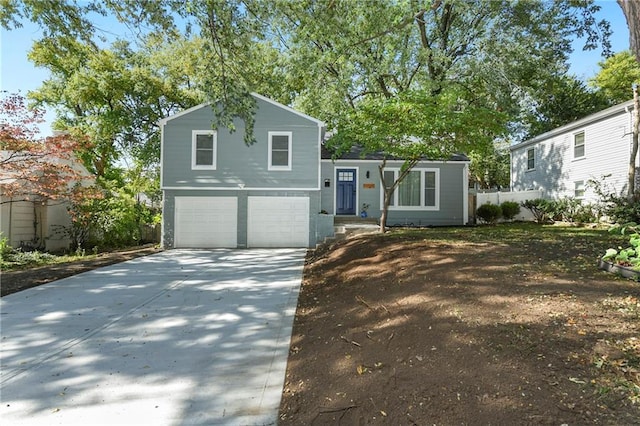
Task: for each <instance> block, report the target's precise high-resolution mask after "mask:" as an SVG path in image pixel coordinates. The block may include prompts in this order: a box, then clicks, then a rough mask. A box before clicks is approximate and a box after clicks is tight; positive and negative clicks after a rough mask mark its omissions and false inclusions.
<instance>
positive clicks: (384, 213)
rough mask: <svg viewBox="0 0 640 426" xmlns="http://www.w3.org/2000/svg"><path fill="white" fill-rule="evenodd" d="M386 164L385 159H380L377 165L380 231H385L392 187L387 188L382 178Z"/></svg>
mask: <svg viewBox="0 0 640 426" xmlns="http://www.w3.org/2000/svg"><path fill="white" fill-rule="evenodd" d="M386 165H387V160H382V163H381V164H380V165H379V166H378V173H379V174H380V182H381V185H382V194H383V195H384V196H383V199H382V213H381V214H380V232H381V233H383V234H384V233H385V232H387V213H388V212H389V203H390V202H391V196H392V195H393V188H389V189H387V183H386V182H385V180H384V167H385V166H386Z"/></svg>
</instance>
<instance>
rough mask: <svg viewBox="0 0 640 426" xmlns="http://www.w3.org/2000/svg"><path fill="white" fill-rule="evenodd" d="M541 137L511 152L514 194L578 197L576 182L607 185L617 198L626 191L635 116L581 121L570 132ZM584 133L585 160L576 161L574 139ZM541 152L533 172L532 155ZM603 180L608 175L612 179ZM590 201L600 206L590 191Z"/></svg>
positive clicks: (620, 114) (621, 111) (587, 193)
mask: <svg viewBox="0 0 640 426" xmlns="http://www.w3.org/2000/svg"><path fill="white" fill-rule="evenodd" d="M560 130H561V131H558V132H550V133H549V134H548V136H546V134H545V135H541V136H540V137H537V138H535V139H534V140H532V141H530V142H525V143H522V144H520V145H516V146H514V147H512V149H511V189H512V190H513V191H524V190H529V189H535V190H542V191H543V194H544V195H543V196H544V197H545V198H553V199H557V198H562V197H573V196H574V195H575V194H574V188H575V182H576V181H584V183H585V184H586V183H587V182H588V181H589V180H594V181H597V182H600V183H603V184H604V185H605V186H607V187H610V188H611V189H612V190H614V191H615V192H617V193H621V192H623V191H625V190H626V186H627V170H628V162H629V152H630V147H631V135H630V114H629V113H628V112H626V111H625V110H624V109H622V108H620V109H619V111H618V113H616V114H612V115H609V116H606V117H604V118H601V119H595V120H591V121H589V120H586V121H583V122H577V125H569V126H566V129H564V130H562V129H560ZM580 132H584V135H585V139H584V141H585V148H584V149H585V155H584V157H582V158H574V149H573V148H574V138H573V136H574V135H575V134H576V133H580ZM530 148H534V150H535V168H534V169H533V170H527V150H528V149H530ZM607 175H608V177H606V178H603V177H604V176H607ZM584 199H585V200H586V201H588V202H596V201H597V200H598V196H597V194H596V193H595V192H594V190H593V188H591V187H589V186H587V188H586V191H585V196H584Z"/></svg>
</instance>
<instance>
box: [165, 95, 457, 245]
mask: <svg viewBox="0 0 640 426" xmlns="http://www.w3.org/2000/svg"><path fill="white" fill-rule="evenodd" d="M253 96H254V98H255V100H256V103H257V108H256V111H255V126H254V137H255V139H256V143H255V144H253V145H250V146H247V145H246V144H245V143H244V141H243V134H244V124H243V122H242V121H241V120H237V122H235V123H234V124H235V126H236V131H235V132H229V130H228V129H218V130H212V123H213V121H214V120H213V118H214V115H213V114H214V112H213V109H212V108H211V106H210V104H202V105H198V106H196V107H193V108H190V109H188V110H185V111H183V112H180V113H178V114H176V115H173V116H170V117H167V118H165V119H163V120H161V122H160V126H161V135H162V142H161V189H162V192H163V224H162V244H163V246H164V247H167V248H173V247H176V248H177V247H194V248H198V247H200V248H214V247H232V248H235V247H240V248H242V247H314V246H315V245H316V244H317V243H318V242H319V241H322V240H323V239H324V238H325V237H326V236H329V235H332V233H333V218H334V217H335V216H347V217H354V218H355V217H359V216H360V215H362V211H363V210H364V209H363V207H366V214H367V216H368V217H369V218H374V219H375V218H379V217H380V213H381V211H380V208H381V205H382V188H381V185H380V178H379V174H378V164H380V159H377V158H372V157H365V158H362V157H361V156H359V155H354V154H353V153H349V154H346V155H345V156H343V157H341V158H340V159H332V158H331V155H330V154H329V153H328V152H327V151H326V150H324V149H323V139H324V136H325V125H324V123H323V122H322V121H320V120H317V119H315V118H313V117H309V116H308V115H305V114H303V113H300V112H298V111H295V110H293V109H292V108H290V107H287V106H285V105H282V104H279V103H277V102H275V101H273V100H270V99H267V98H265V97H263V96H260V95H257V94H253ZM468 163H469V161H468V159H467V158H466V157H464V156H456V157H454V158H452V159H451V161H446V162H443V161H424V162H420V163H419V164H418V165H417V166H416V167H415V168H414V169H413V170H412V172H411V173H410V175H409V177H408V178H407V179H405V181H404V182H403V183H402V184H401V185H400V187H399V188H398V190H396V193H395V194H394V199H393V200H392V206H391V207H390V214H389V216H390V219H389V221H388V224H389V225H394V224H398V225H415V226H431V225H462V224H465V223H467V220H468V211H467V210H468V207H467V199H468V198H467V195H468V191H467V182H468V180H467V176H468ZM401 165H402V161H391V162H389V163H388V165H387V168H386V169H385V174H386V175H385V177H386V178H391V177H393V176H395V174H397V173H398V171H399V169H400V167H401ZM392 174H394V175H393V176H392Z"/></svg>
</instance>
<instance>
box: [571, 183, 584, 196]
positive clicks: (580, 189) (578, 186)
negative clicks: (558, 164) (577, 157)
mask: <svg viewBox="0 0 640 426" xmlns="http://www.w3.org/2000/svg"><path fill="white" fill-rule="evenodd" d="M573 186H574V191H573V192H574V195H575V197H576V198H583V197H584V181H583V180H577V181H575V182H573Z"/></svg>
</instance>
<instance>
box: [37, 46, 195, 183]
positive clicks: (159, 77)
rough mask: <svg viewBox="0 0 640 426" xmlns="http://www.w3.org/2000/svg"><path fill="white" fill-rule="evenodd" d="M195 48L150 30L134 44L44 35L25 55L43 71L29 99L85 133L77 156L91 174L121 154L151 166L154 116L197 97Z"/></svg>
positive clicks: (155, 144) (156, 142) (102, 171)
mask: <svg viewBox="0 0 640 426" xmlns="http://www.w3.org/2000/svg"><path fill="white" fill-rule="evenodd" d="M201 47H202V46H201V43H200V42H199V41H198V40H191V41H189V40H185V39H179V40H177V41H173V42H171V43H168V42H167V40H166V39H164V38H163V37H160V36H155V35H151V36H148V37H147V38H146V39H145V41H144V44H143V45H142V47H141V48H139V49H137V50H134V49H133V48H132V47H131V46H130V44H129V43H127V42H124V41H116V42H114V43H113V44H112V46H111V47H110V48H105V49H102V48H98V47H96V46H94V45H92V44H91V43H85V42H82V41H78V40H77V39H74V38H70V37H66V36H60V37H52V38H45V39H43V40H41V41H39V42H36V43H35V44H34V46H33V49H32V50H31V52H30V54H29V57H30V59H31V60H32V61H33V62H34V63H35V64H36V65H37V66H40V67H44V68H48V69H49V70H50V72H51V75H50V77H49V79H47V80H46V81H45V82H44V84H43V86H42V87H41V88H39V89H38V90H36V91H34V92H32V93H31V97H32V98H33V99H35V100H36V101H37V102H38V103H39V104H40V105H43V106H54V107H55V108H56V109H57V110H58V120H57V122H56V123H55V125H56V126H57V127H58V128H60V129H64V130H66V131H70V132H72V133H82V134H86V135H88V136H89V137H90V138H91V140H92V142H93V143H92V145H91V148H90V149H88V150H86V151H85V152H83V155H82V157H83V159H84V161H85V165H86V166H87V168H88V169H89V170H90V171H91V172H93V173H94V174H95V175H96V176H105V175H107V174H108V173H109V169H110V168H111V167H114V166H115V165H116V163H117V162H118V161H119V160H121V159H122V158H135V159H138V160H139V161H140V162H141V163H142V164H144V165H145V166H146V167H154V166H157V164H158V161H159V157H160V156H159V152H160V139H159V131H158V130H159V129H158V126H157V122H158V120H159V119H161V118H163V117H165V116H167V115H169V114H171V113H173V112H176V111H178V110H180V109H184V108H188V107H190V106H193V105H195V104H197V103H199V102H201V101H202V100H203V99H204V96H203V93H202V92H201V91H199V90H198V89H197V87H199V86H201V83H200V82H198V81H197V78H198V74H197V73H196V72H195V70H199V69H201V68H203V67H204V66H205V62H204V60H203V59H202V57H201V56H198V53H197V52H198V51H199V49H201ZM191 72H193V74H191Z"/></svg>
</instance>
